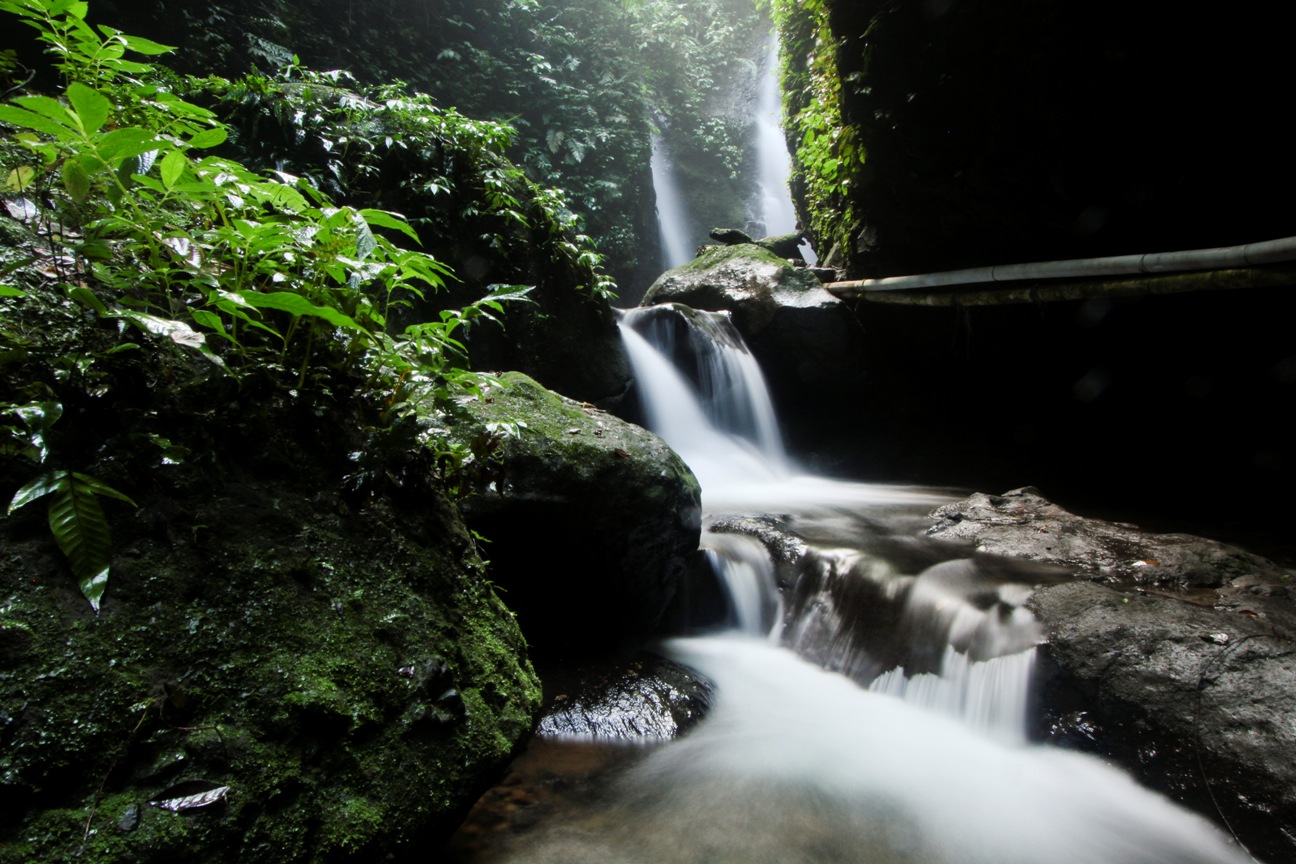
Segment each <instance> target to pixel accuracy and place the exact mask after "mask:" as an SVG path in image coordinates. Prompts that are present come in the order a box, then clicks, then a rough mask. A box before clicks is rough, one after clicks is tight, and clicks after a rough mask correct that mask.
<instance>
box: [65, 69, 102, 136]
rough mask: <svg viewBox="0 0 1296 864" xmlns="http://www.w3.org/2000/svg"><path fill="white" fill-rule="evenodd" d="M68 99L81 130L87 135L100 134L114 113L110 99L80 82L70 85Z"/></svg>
mask: <svg viewBox="0 0 1296 864" xmlns="http://www.w3.org/2000/svg"><path fill="white" fill-rule="evenodd" d="M67 97H68V101H69V102H71V103H72V107H73V108H75V109H76V114H77V118H78V119H79V120H80V121H81V129H82V130H83V131H84V132H85V133H86V134H87V135H93V134H94V133H95V132H98V131H99V129H100V128H101V127H102V126H103V124H104V123H105V122H106V121H107V120H108V115H109V114H110V113H111V112H112V103H111V102H109V101H108V97H106V96H104V95H103V94H102V93H100V92H99V91H98V90H95V89H94V88H93V87H87V86H86V85H84V84H82V83H80V82H78V81H73V82H72V83H71V84H69V85H68V89H67Z"/></svg>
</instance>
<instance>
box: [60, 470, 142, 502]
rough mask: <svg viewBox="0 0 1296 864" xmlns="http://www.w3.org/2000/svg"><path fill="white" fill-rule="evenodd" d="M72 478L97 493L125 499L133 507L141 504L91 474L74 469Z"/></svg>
mask: <svg viewBox="0 0 1296 864" xmlns="http://www.w3.org/2000/svg"><path fill="white" fill-rule="evenodd" d="M72 480H73V482H76V483H80V484H81V485H82V486H84V487H85V488H86V489H88V490H90V491H91V492H93V493H94V494H96V495H106V496H108V497H109V498H116V499H117V500H118V501H125V502H126V503H127V504H129V505H131V506H132V507H138V506H139V505H138V504H136V503H135V502H134V501H132V500H131V499H130V498H129V497H128V496H127V495H124V494H123V493H121V492H118V491H117V490H116V489H114V488H112V487H111V486H109V485H108V484H107V483H104V482H103V481H102V480H97V479H95V478H94V477H91V476H90V475H89V474H82V473H81V472H79V471H73V472H72Z"/></svg>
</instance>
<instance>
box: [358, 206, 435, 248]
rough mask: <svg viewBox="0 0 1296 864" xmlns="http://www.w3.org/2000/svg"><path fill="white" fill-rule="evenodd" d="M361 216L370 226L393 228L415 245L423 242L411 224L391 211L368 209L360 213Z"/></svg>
mask: <svg viewBox="0 0 1296 864" xmlns="http://www.w3.org/2000/svg"><path fill="white" fill-rule="evenodd" d="M360 215H361V216H362V217H364V220H365V221H366V222H368V223H369V225H370V226H374V225H376V226H378V227H379V228H392V229H394V230H396V231H400V232H401V233H402V234H404V235H405V236H407V237H409V238H410V239H411V240H413V241H414V242H415V243H419V242H421V241H420V240H419V236H418V233H417V232H415V230H414V229H413V228H412V227H410V224H409V223H408V222H406V221H405V220H404V219H402V218H401V217H400V215H399V214H397V213H392V212H391V211H389V210H373V209H369V208H366V209H364V210H361V211H360Z"/></svg>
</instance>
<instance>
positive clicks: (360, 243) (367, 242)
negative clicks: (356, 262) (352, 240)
mask: <svg viewBox="0 0 1296 864" xmlns="http://www.w3.org/2000/svg"><path fill="white" fill-rule="evenodd" d="M377 248H378V241H377V240H376V239H374V235H373V232H372V231H370V230H369V225H368V224H367V223H366V222H364V221H363V220H361V222H360V224H359V225H358V226H357V231H356V258H358V259H360V260H361V261H363V260H364V259H366V258H368V257H369V255H370V253H372V252H373V251H374V250H375V249H377Z"/></svg>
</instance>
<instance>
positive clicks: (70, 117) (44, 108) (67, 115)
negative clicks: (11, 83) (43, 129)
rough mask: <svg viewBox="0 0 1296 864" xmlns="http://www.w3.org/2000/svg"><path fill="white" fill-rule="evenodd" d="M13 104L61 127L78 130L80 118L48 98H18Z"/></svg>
mask: <svg viewBox="0 0 1296 864" xmlns="http://www.w3.org/2000/svg"><path fill="white" fill-rule="evenodd" d="M13 104H15V105H18V106H20V107H22V108H26V109H27V110H28V111H31V112H33V113H35V114H40V115H41V116H43V117H46V118H48V119H50V120H53V121H54V122H55V123H58V124H60V125H62V126H67V127H70V128H71V129H74V130H76V129H79V128H80V127H79V126H78V124H79V123H80V118H78V117H77V115H76V114H74V113H73V112H72V111H71V109H69V108H68V106H66V105H64V104H63V103H62V102H60V101H59V100H57V99H54V98H51V97H49V96H18V97H17V98H15V99H14V100H13Z"/></svg>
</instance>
